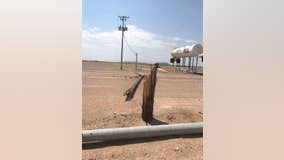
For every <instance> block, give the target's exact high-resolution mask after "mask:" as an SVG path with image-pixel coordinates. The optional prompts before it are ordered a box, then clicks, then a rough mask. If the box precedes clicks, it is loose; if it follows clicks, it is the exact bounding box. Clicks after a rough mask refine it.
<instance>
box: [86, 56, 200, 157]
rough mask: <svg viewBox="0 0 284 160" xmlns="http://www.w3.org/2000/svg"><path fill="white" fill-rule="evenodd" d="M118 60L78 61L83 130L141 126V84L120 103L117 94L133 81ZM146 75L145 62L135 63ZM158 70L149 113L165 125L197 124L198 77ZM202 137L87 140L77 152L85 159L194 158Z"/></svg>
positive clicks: (131, 70)
mask: <svg viewBox="0 0 284 160" xmlns="http://www.w3.org/2000/svg"><path fill="white" fill-rule="evenodd" d="M119 66H120V64H119V63H112V62H94V61H93V62H90V61H89V62H87V61H84V62H83V77H82V78H83V122H82V125H83V129H96V128H113V127H130V126H145V123H144V122H143V120H142V119H141V103H142V87H143V81H142V82H141V84H140V85H139V87H138V89H137V91H136V94H135V96H134V98H133V99H132V100H131V101H127V102H125V101H124V100H125V97H123V93H124V91H125V90H126V89H128V88H129V87H130V86H131V85H132V84H133V83H134V82H135V81H136V79H137V78H136V76H137V75H136V74H135V70H134V68H135V66H134V65H133V64H125V65H124V70H123V71H121V70H120V69H119ZM138 69H139V70H138V72H139V73H143V74H148V73H149V71H150V65H139V66H138ZM162 69H164V70H167V71H168V72H164V71H158V73H157V78H158V81H157V85H156V92H155V103H154V117H155V118H156V119H158V120H160V121H163V122H165V123H169V124H174V123H183V122H200V121H202V116H203V110H202V106H203V101H202V91H203V89H202V80H203V78H202V76H201V75H195V74H189V73H183V72H177V71H175V69H173V68H172V67H171V66H167V67H163V66H162ZM202 139H203V138H202V136H186V137H174V138H173V137H165V138H152V139H140V140H127V141H125V140H124V141H116V142H104V143H97V144H93V145H92V146H91V147H90V146H89V147H86V148H84V149H83V150H82V158H83V159H86V160H91V159H96V160H101V159H108V160H131V159H141V160H145V159H151V160H152V159H161V160H174V159H181V160H182V159H184V160H200V159H202V153H203V152H202V147H203V145H202V143H203V142H202Z"/></svg>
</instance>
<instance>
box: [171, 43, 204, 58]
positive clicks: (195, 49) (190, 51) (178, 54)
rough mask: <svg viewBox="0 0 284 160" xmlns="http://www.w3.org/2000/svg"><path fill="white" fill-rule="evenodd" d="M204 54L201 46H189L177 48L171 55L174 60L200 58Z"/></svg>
mask: <svg viewBox="0 0 284 160" xmlns="http://www.w3.org/2000/svg"><path fill="white" fill-rule="evenodd" d="M202 53H203V47H202V45H201V44H193V45H187V46H184V47H179V48H175V49H174V50H172V52H171V55H172V57H173V58H183V57H193V56H199V55H201V54H202Z"/></svg>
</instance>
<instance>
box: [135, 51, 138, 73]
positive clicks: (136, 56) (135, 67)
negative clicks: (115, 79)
mask: <svg viewBox="0 0 284 160" xmlns="http://www.w3.org/2000/svg"><path fill="white" fill-rule="evenodd" d="M135 56H136V61H135V69H136V70H137V61H138V54H137V52H136V53H135Z"/></svg>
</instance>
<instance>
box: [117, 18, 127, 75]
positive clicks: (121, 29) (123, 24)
mask: <svg viewBox="0 0 284 160" xmlns="http://www.w3.org/2000/svg"><path fill="white" fill-rule="evenodd" d="M118 17H119V18H120V20H121V21H122V25H121V26H119V28H118V29H119V30H120V31H121V50H120V70H122V63H123V38H124V31H127V27H126V26H125V23H124V22H125V21H126V19H127V18H129V17H128V16H118Z"/></svg>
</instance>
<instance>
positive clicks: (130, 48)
mask: <svg viewBox="0 0 284 160" xmlns="http://www.w3.org/2000/svg"><path fill="white" fill-rule="evenodd" d="M124 37H125V42H126V45H127V47H128V49H129V50H130V52H132V53H133V54H134V55H135V53H137V51H135V50H134V49H133V48H132V47H130V45H129V43H128V41H127V38H126V36H125V35H124Z"/></svg>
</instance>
